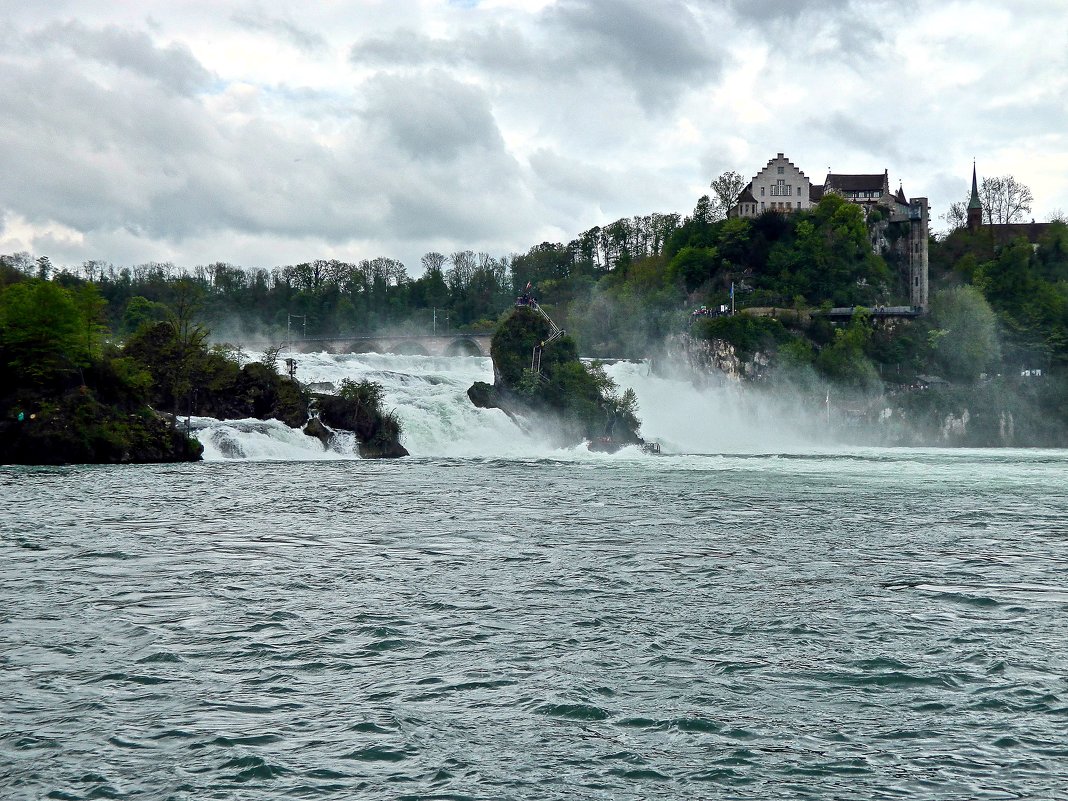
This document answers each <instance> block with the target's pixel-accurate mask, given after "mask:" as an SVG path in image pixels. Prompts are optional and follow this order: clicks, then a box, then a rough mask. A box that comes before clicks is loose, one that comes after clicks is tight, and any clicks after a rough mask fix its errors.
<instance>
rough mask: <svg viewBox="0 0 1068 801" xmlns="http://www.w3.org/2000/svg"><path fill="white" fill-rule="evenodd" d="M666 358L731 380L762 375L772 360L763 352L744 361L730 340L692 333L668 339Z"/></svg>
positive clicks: (702, 372)
mask: <svg viewBox="0 0 1068 801" xmlns="http://www.w3.org/2000/svg"><path fill="white" fill-rule="evenodd" d="M664 360H665V361H666V362H667V363H668V364H670V365H673V366H678V365H681V366H683V367H686V368H688V369H689V370H691V371H693V372H695V373H698V374H707V373H719V374H722V375H724V376H726V377H727V378H729V379H730V380H732V381H741V380H742V379H754V378H759V377H760V376H762V375H763V374H764V373H765V372H766V371H767V368H768V365H769V363H770V361H771V360H770V359H769V358H768V356H767V354H765V353H761V352H757V353H754V354H753V355H752V356H751V357H750V358H749V359H747V360H744V361H743V360H742V359H741V358H740V357H739V356H738V351H737V349H736V348H735V347H734V345H732V344H731V343H729V342H726V341H725V340H722V339H698V338H696V337H692V336H690V335H689V334H673V335H671V336H669V337H668V338H667V339H666V340H665V342H664Z"/></svg>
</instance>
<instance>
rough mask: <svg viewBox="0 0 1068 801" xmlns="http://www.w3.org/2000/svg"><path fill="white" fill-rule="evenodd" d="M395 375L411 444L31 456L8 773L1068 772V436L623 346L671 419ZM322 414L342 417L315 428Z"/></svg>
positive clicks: (416, 788)
mask: <svg viewBox="0 0 1068 801" xmlns="http://www.w3.org/2000/svg"><path fill="white" fill-rule="evenodd" d="M300 370H301V373H302V374H303V375H304V377H305V379H306V380H308V381H324V382H326V381H329V382H336V381H338V380H340V378H341V377H344V376H351V377H357V378H360V377H373V378H375V379H376V380H379V381H382V383H383V384H384V386H386V388H387V398H388V401H389V403H390V404H391V405H392V406H393V407H395V408H396V409H397V412H398V415H400V417H401V419H402V421H403V423H404V425H405V431H406V433H405V440H404V441H405V444H406V446H407V447H408V448H409V450H410V451H412V453H413V456H412V457H411V458H408V459H403V460H397V461H385V462H377V461H362V460H359V459H356V458H353V456H352V448H351V445H352V443H351V442H348V443H347V442H345V441H344V440H340V441H338V442H337V443H335V447H334V449H333V450H331V451H327V452H324V451H323V450H322V448H321V446H320V445H319V443H318V442H317V441H315V440H311V439H310V438H307V437H303V435H299V434H295V433H293V432H290V431H288V430H283V428H282V427H277V426H275V425H273V424H266V423H260V422H254V421H246V422H243V423H226V424H223V423H218V422H216V421H210V420H195V421H194V423H195V426H196V428H197V430H198V436H200V437H201V439H202V441H204V442H205V444H206V454H207V456H208V457H209V461H206V462H204V463H199V464H186V465H164V466H141V465H128V466H97V467H66V468H13V467H4V468H0V521H2V522H0V558H2V559H3V568H2V574H0V575H2V576H3V582H2V584H0V681H2V685H0V687H2V690H3V692H2V693H0V720H2V721H3V726H2V727H0V797H2V798H5V799H7V798H11V799H22V798H27V799H30V798H33V799H36V798H59V799H89V798H124V799H125V798H130V799H133V798H136V799H183V800H184V799H189V800H190V801H192V800H193V799H198V800H199V799H207V798H219V799H282V798H315V799H320V798H322V799H349V798H372V799H378V798H381V799H395V798H407V799H417V798H426V799H430V798H441V799H444V798H450V799H465V798H471V799H497V798H506V799H510V798H523V799H527V798H529V799H545V798H548V799H557V798H559V799H574V798H590V799H646V798H730V799H847V798H849V799H852V798H857V799H901V798H909V799H911V798H924V799H1009V798H1028V799H1032V798H1037V799H1054V798H1058V799H1059V798H1063V797H1065V796H1066V795H1068V767H1066V766H1068V737H1066V736H1065V731H1066V730H1068V644H1066V637H1065V633H1064V632H1065V626H1066V623H1068V583H1066V581H1065V578H1066V569H1065V566H1066V565H1068V482H1066V481H1065V476H1066V468H1068V452H1065V451H1024V450H970V451H968V450H938V449H860V448H840V447H835V446H833V445H831V444H829V443H820V442H818V441H813V440H811V439H807V438H806V436H805V435H802V434H801V433H799V432H800V431H801V430H802V429H803V428H804V427H803V426H802V425H800V424H798V423H797V421H790V420H789V419H788V418H786V417H783V416H782V415H778V416H776V415H774V414H773V412H774V411H775V410H774V409H772V408H771V407H770V406H767V405H765V404H764V402H763V401H762V402H760V403H757V402H752V401H751V399H747V398H746V397H745V396H744V393H743V394H739V391H738V390H734V389H730V388H718V389H705V390H701V391H698V390H694V389H693V388H692V387H690V386H689V385H688V384H686V383H685V382H672V381H669V380H666V379H660V378H657V377H655V376H651V375H649V374H648V369H647V368H646V367H645V366H644V365H638V364H627V363H620V364H617V365H613V366H612V367H611V368H610V370H611V372H612V374H613V375H614V376H615V377H616V379H617V380H618V381H619V382H620V384H621V385H623V386H632V387H634V388H635V389H636V390H637V391H638V394H639V402H640V403H641V405H642V409H641V412H640V415H641V416H642V418H643V420H644V421H645V428H644V429H643V431H644V433H645V435H646V436H647V437H649V438H653V439H657V440H658V441H660V442H661V443H662V444H663V445H664V449H665V452H666V455H664V456H660V457H654V456H649V455H644V454H641V453H638V452H635V451H631V450H625V451H622V452H620V453H618V454H615V455H605V454H590V453H587V452H585V451H583V450H581V449H574V450H563V451H556V450H552V449H550V448H546V447H544V446H543V445H541V444H539V443H538V442H536V441H534V440H531V439H530V438H528V437H527V436H526V435H525V434H523V432H522V431H521V430H519V429H518V428H517V427H515V426H514V424H512V423H511V421H509V420H508V419H507V418H506V417H504V416H503V415H501V414H500V413H499V412H492V411H491V412H488V411H482V410H475V409H473V408H471V407H470V406H469V404H466V403H464V402H463V398H461V393H462V391H463V390H464V389H466V386H467V385H469V384H470V382H471V381H472V380H475V379H486V378H488V376H487V375H486V372H487V370H488V362H486V361H485V360H482V359H477V358H472V359H431V358H427V357H389V356H379V357H376V356H363V357H333V356H328V355H325V354H323V355H318V356H314V355H313V356H308V357H305V358H303V359H302V361H301V366H300ZM312 445H314V448H312V447H310V446H312Z"/></svg>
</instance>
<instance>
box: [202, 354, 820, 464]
mask: <svg viewBox="0 0 1068 801" xmlns="http://www.w3.org/2000/svg"><path fill="white" fill-rule="evenodd" d="M250 358H252V359H255V358H258V355H257V354H252V355H251V357H250ZM297 362H298V372H297V376H298V378H299V379H300V381H301V382H302V383H303V384H305V385H307V386H309V387H310V388H311V389H313V390H320V391H332V390H333V389H335V388H336V387H337V386H338V385H339V384H340V383H341V381H342V380H343V379H345V378H349V379H352V380H354V381H363V380H368V381H377V382H378V383H379V384H381V385H382V387H383V388H384V390H385V405H386V408H387V409H392V410H395V411H396V413H397V416H398V417H399V419H400V421H401V425H402V427H403V434H402V436H401V442H402V444H403V445H404V447H405V448H407V449H408V451H409V452H410V453H411V455H412V456H414V457H459V458H471V457H473V458H518V459H538V458H554V459H561V458H562V459H603V458H613V457H612V456H607V455H605V454H590V453H589V452H588V451H587V450H586V449H585V448H584V447H582V446H578V447H576V448H570V449H565V450H559V449H555V448H553V447H552V446H551V445H549V444H547V443H546V442H544V441H543V440H541V439H539V438H537V437H532V436H529V435H528V434H527V433H525V432H524V430H523V429H522V428H520V426H518V425H517V424H516V423H515V422H514V421H513V420H511V419H510V418H509V417H508V416H507V415H506V414H505V413H504V412H502V411H500V410H499V409H478V408H476V407H475V406H474V405H472V403H471V401H470V399H469V398H468V397H467V389H468V387H470V386H471V384H473V383H474V382H475V381H486V382H491V381H492V380H493V366H492V363H491V361H490V360H489V359H488V358H483V357H473V356H466V357H465V356H453V357H433V356H400V355H393V354H378V353H359V354H356V353H354V354H330V353H309V354H303V355H301V356H298V357H297ZM606 372H607V373H608V375H609V376H611V377H612V378H613V379H614V380H615V381H616V383H617V384H618V385H619V388H620V391H623V390H625V389H628V388H630V389H633V390H634V391H635V393H636V394H637V396H638V416H639V418H641V420H642V429H641V433H642V436H643V437H645V438H646V439H647V440H652V441H656V442H659V443H660V444H661V446H662V448H663V450H664V452H665V453H691V454H697V453H736V452H761V453H769V452H775V453H777V452H782V451H783V450H789V449H793V448H795V447H797V448H800V447H802V446H804V445H805V438H804V437H802V436H801V434H800V433H799V427H798V426H796V425H793V424H790V423H788V422H784V420H788V419H789V415H784V413H783V409H782V408H780V407H775V406H773V405H770V404H766V403H756V402H754V398H753V394H752V392H751V391H749V390H747V389H746V388H745V387H742V386H739V385H737V384H734V385H726V384H725V385H723V386H712V387H704V388H697V387H695V386H694V385H693V384H692V383H691V382H690V381H689V380H687V379H685V378H677V379H672V378H664V377H661V376H657V375H654V374H653V373H652V372H651V370H650V368H649V365H648V364H647V363H645V362H615V363H612V364H608V365H606ZM192 430H193V434H194V436H196V437H197V438H198V439H199V440H200V441H201V442H202V443H203V444H204V458H205V459H209V460H221V459H251V460H269V459H279V460H309V459H355V458H359V457H358V456H357V455H356V450H355V441H354V439H353V437H352V436H351V435H341V436H338V437H336V438H335V439H334V441H332V442H331V443H330V446H329V447H328V448H326V449H324V447H323V445H322V444H321V443H320V442H319V441H318V440H317V439H315V438H313V437H309V436H306V435H305V434H304V433H302V432H301V431H300V430H299V429H292V428H289V427H288V426H286V425H284V424H283V423H280V422H278V421H277V420H267V421H264V420H225V421H220V420H213V419H210V418H193V420H192ZM642 456H643V455H642V454H640V452H639V451H638V449H636V448H628V449H624V451H622V452H620V454H617V455H616V457H615V458H639V457H642ZM650 458H651V457H650Z"/></svg>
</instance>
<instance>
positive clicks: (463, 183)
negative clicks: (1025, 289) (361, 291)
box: [0, 0, 1068, 276]
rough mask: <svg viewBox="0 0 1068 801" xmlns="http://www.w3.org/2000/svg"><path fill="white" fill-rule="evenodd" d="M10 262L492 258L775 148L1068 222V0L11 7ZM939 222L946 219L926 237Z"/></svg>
mask: <svg viewBox="0 0 1068 801" xmlns="http://www.w3.org/2000/svg"><path fill="white" fill-rule="evenodd" d="M0 28H2V29H3V30H4V32H5V37H4V47H3V48H2V49H0V253H13V252H17V251H29V252H30V253H31V254H32V255H34V256H42V255H47V256H48V257H49V258H50V259H51V260H52V261H53V263H55V264H57V265H69V266H77V265H79V264H81V263H82V262H84V261H86V260H90V259H96V260H102V261H105V262H111V263H113V264H116V265H134V264H141V263H145V262H152V261H156V262H172V263H174V264H175V265H177V266H178V267H180V268H190V267H193V266H195V265H197V264H208V263H211V262H217V261H223V262H229V263H232V264H239V265H243V266H246V267H267V268H270V267H273V266H277V265H283V264H292V263H297V262H301V261H308V260H311V259H316V258H338V259H343V260H346V261H358V260H360V259H365V258H374V257H376V256H388V257H391V258H396V259H400V260H401V261H403V262H404V263H405V265H406V266H407V268H408V272H409V274H411V275H413V276H415V275H418V274H419V273H420V272H421V268H420V266H419V259H420V257H421V256H422V254H424V253H426V252H428V251H440V252H442V253H446V254H448V253H451V252H454V251H457V250H473V251H478V252H487V253H489V254H491V255H494V256H498V257H499V256H506V255H509V254H512V253H517V252H525V251H526V250H528V249H529V248H530V247H531V246H533V245H536V244H538V243H540V242H544V241H550V242H567V241H569V240H571V239H573V238H574V237H575V236H576V235H578V234H579V233H581V232H583V231H585V230H587V229H589V228H591V227H593V226H595V225H604V224H606V223H610V222H612V221H614V220H617V219H619V218H620V217H629V216H634V215H644V214H650V213H653V212H662V213H668V212H677V213H680V214H684V215H685V214H687V213H689V212H691V211H692V210H693V207H694V205H695V204H696V202H697V199H698V198H699V197H700V196H701V195H702V194H706V193H708V192H709V188H708V187H709V184H710V182H711V181H712V179H713V178H715V177H716V176H717V175H719V174H721V173H722V172H724V171H726V170H736V171H737V172H739V173H741V174H742V175H743V176H744V177H745V178H746V179H748V178H750V177H751V176H752V175H754V174H755V173H756V172H757V170H759V169H760V168H761V167H763V166H764V165H765V164H766V163H767V161H768V160H769V159H770V158H772V157H774V156H775V154H776V153H779V152H782V153H785V154H786V155H787V157H788V158H790V159H791V160H792V161H793V162H794V164H796V165H797V166H798V167H800V168H801V169H802V170H803V171H804V172H805V174H806V175H807V176H808V177H809V178H810V179H812V180H814V181H815V182H816V183H822V181H823V179H824V176H825V175H826V173H827V171H828V168H830V169H831V170H833V171H834V172H840V173H881V172H882V171H883V170H889V174H890V182H891V188H892V189H895V190H896V189H897V187H898V184H899V182H900V183H901V185H902V186H903V188H904V190H905V193H906V194H907V195H909V196H910V197H915V196H925V197H927V198H929V200H930V202H931V204H932V218H933V219H936V220H937V218H938V217H939V216H940V215H941V214H943V213H945V211H946V209H947V207H948V206H949V204H950V203H951V202H954V201H957V200H960V199H962V198H964V197H966V195H967V192H968V189H969V186H970V179H971V169H972V160H973V158H974V159H975V160H976V163H977V166H978V172H979V176H980V178H981V177H983V176H984V175H989V176H993V175H1005V174H1011V175H1014V176H1015V177H1016V178H1017V180H1019V181H1022V182H1023V183H1025V184H1026V185H1028V186H1029V187H1030V188H1031V190H1032V192H1033V194H1034V207H1033V212H1032V214H1033V216H1034V217H1035V219H1038V220H1045V219H1048V218H1049V217H1050V216H1051V215H1052V214H1054V213H1056V212H1063V211H1065V210H1068V0H1013V2H1012V3H1006V2H995V1H994V0H967V1H962V2H953V0H950V1H949V2H940V3H929V2H928V3H921V2H918V0H704V1H703V2H685V1H683V0H657V2H649V0H555V1H552V0H451V1H448V0H321V1H320V2H315V3H283V2H266V1H265V0H249V1H248V2H245V1H244V0H236V1H235V2H225V3H220V2H217V0H166V2H163V1H157V0H108V2H78V1H77V0H51V1H50V2H48V3H27V2H25V0H0ZM939 224H941V223H936V225H939Z"/></svg>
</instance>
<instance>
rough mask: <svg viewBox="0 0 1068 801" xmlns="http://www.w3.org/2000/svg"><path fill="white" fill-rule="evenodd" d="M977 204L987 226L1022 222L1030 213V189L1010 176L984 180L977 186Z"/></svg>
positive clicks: (1031, 197)
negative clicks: (978, 203)
mask: <svg viewBox="0 0 1068 801" xmlns="http://www.w3.org/2000/svg"><path fill="white" fill-rule="evenodd" d="M979 202H980V203H982V204H983V217H984V218H985V219H986V223H987V225H999V224H1003V223H1017V222H1023V221H1024V218H1025V217H1026V216H1027V215H1028V214H1030V213H1031V203H1032V202H1034V197H1033V196H1032V194H1031V189H1030V188H1029V187H1028V186H1026V185H1024V184H1021V183H1020V182H1019V181H1017V180H1016V179H1015V178H1014V177H1013V176H1011V175H1000V176H996V177H993V178H984V179H983V180H982V183H981V184H980V186H979Z"/></svg>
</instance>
